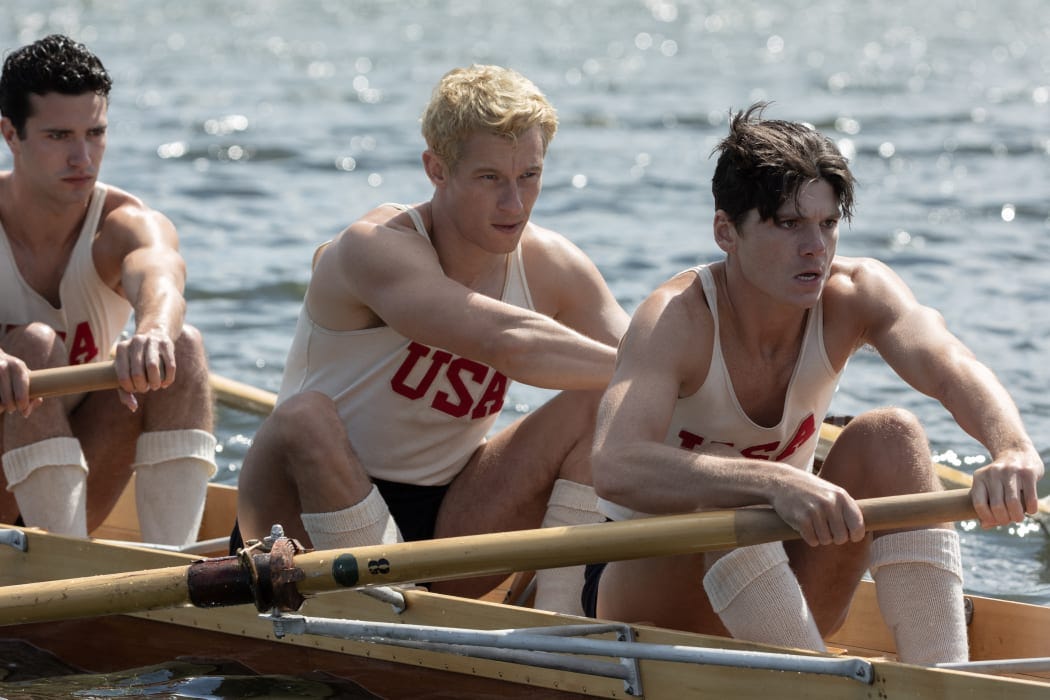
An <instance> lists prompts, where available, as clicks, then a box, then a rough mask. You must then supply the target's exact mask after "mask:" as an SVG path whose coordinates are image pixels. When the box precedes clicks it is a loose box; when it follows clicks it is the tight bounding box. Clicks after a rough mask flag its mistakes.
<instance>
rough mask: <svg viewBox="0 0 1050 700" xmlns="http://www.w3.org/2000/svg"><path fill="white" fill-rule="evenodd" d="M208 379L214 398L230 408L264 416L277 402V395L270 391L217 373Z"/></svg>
mask: <svg viewBox="0 0 1050 700" xmlns="http://www.w3.org/2000/svg"><path fill="white" fill-rule="evenodd" d="M210 379H211V390H212V391H213V392H214V393H215V400H216V401H218V402H219V403H222V404H225V405H227V406H230V407H231V408H236V409H238V410H240V411H245V412H247V413H255V414H258V415H260V416H266V415H269V414H270V413H271V412H272V411H273V408H274V406H275V405H276V404H277V395H276V394H274V393H273V392H271V391H266V390H265V389H259V388H256V387H254V386H252V385H250V384H245V383H243V382H238V381H236V380H234V379H229V378H227V377H223V376H220V375H218V374H212V375H211V378H210Z"/></svg>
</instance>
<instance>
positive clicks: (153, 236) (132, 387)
mask: <svg viewBox="0 0 1050 700" xmlns="http://www.w3.org/2000/svg"><path fill="white" fill-rule="evenodd" d="M95 263H96V267H97V268H98V269H99V272H100V275H101V276H102V277H103V279H104V280H106V281H107V282H109V283H110V284H111V286H113V288H114V289H115V290H116V291H117V292H119V293H121V294H123V295H124V296H125V297H126V298H127V299H128V301H129V302H131V305H132V307H133V308H134V311H135V331H134V333H133V334H132V336H131V337H130V338H128V339H126V340H122V341H121V342H120V343H118V344H117V348H116V355H115V358H114V359H115V364H116V369H117V376H118V379H119V380H120V386H121V389H122V390H123V391H124V392H125V393H126V394H127V395H126V396H125V397H124V399H125V403H126V404H128V405H129V407H132V408H134V404H135V401H134V397H133V396H130V394H132V393H133V392H145V391H150V390H155V389H161V388H164V387H167V386H170V385H171V383H172V382H173V381H174V380H175V373H176V366H175V340H176V339H177V338H178V336H179V334H181V333H182V326H183V321H184V319H185V314H186V302H185V299H184V297H183V289H184V287H185V283H186V265H185V262H184V260H183V258H182V256H181V255H180V254H179V251H178V236H177V234H176V232H175V227H174V225H173V224H172V223H171V221H169V220H168V219H167V217H165V216H164V215H162V214H160V213H159V212H156V211H153V210H151V209H149V208H147V207H146V206H145V205H143V204H142V203H141V202H138V200H135V199H133V198H130V197H129V198H128V199H127V200H126V201H124V202H123V203H122V204H121V205H120V206H118V207H116V208H115V209H114V210H113V211H111V212H109V213H108V214H107V215H106V217H105V219H104V223H103V228H102V233H101V234H100V236H99V240H98V242H97V243H96V247H95Z"/></svg>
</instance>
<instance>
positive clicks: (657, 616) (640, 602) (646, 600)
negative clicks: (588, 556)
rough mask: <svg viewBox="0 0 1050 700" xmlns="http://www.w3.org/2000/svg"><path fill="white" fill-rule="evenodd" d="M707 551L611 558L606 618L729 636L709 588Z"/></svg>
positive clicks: (603, 605)
mask: <svg viewBox="0 0 1050 700" xmlns="http://www.w3.org/2000/svg"><path fill="white" fill-rule="evenodd" d="M705 570H706V569H705V563H704V555H703V554H683V555H679V556H673V557H658V558H652V559H637V560H632V561H618V562H609V564H608V565H607V566H606V567H605V571H604V572H603V573H602V577H601V582H600V584H599V586H598V607H597V615H598V617H599V618H601V619H604V620H620V621H623V622H632V623H645V624H654V625H658V626H660V627H667V628H669V629H679V630H686V631H689V632H699V633H702V634H717V635H722V636H728V635H729V633H728V632H727V631H726V629H725V627H724V626H723V625H722V621H721V620H720V619H719V618H718V615H716V614H715V611H714V610H712V609H711V603H710V602H709V601H708V599H707V594H706V593H705V592H704V587H703V579H704V572H705Z"/></svg>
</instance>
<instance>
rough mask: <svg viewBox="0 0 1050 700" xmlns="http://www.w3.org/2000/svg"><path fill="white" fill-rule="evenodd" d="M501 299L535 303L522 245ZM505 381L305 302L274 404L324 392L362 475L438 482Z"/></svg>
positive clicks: (491, 416)
mask: <svg viewBox="0 0 1050 700" xmlns="http://www.w3.org/2000/svg"><path fill="white" fill-rule="evenodd" d="M392 206H396V207H398V208H399V209H401V210H402V211H405V212H408V214H409V215H410V216H411V218H412V221H413V223H414V224H415V228H416V231H418V233H419V235H420V236H422V237H423V238H424V239H426V240H427V241H428V242H429V241H430V237H429V236H428V235H427V231H426V228H425V227H424V225H423V221H422V219H421V218H420V216H419V213H418V212H417V211H416V210H415V209H412V208H410V207H406V206H403V205H392ZM500 300H501V301H503V302H505V303H508V304H513V305H515V306H519V307H521V308H525V309H529V310H534V309H535V307H534V306H533V303H532V296H531V295H530V294H529V286H528V282H527V280H526V278H525V266H524V262H523V260H522V253H521V244H520V243H519V244H518V247H517V248H516V249H515V250H514V252H513V253H511V254H510V255H509V256H508V260H507V275H506V282H505V283H504V287H503V292H502V295H501V296H500ZM509 386H510V381H509V380H508V379H507V377H506V376H504V375H503V374H501V373H500V372H497V371H496V370H495V369H493V368H491V367H489V366H487V365H484V364H482V363H480V362H476V361H474V360H471V359H468V358H466V357H460V356H458V355H454V354H452V353H450V352H448V351H446V350H443V349H442V348H439V347H429V346H427V345H423V344H422V343H418V342H416V341H414V340H411V339H409V338H406V337H405V336H403V335H401V334H399V333H398V332H397V331H395V330H393V329H392V328H390V327H389V326H381V327H378V328H366V329H363V330H356V331H333V330H329V329H327V328H324V327H322V326H321V325H319V324H318V323H316V322H315V321H314V320H313V319H312V318H310V314H309V311H308V310H307V307H306V305H305V304H303V307H302V309H301V310H300V312H299V319H298V321H297V323H296V329H295V337H294V338H293V340H292V345H291V349H290V350H289V352H288V361H287V363H286V365H285V371H284V377H283V379H282V382H281V390H280V392H279V394H278V398H277V401H278V403H280V402H281V401H284V400H285V399H287V398H288V397H289V396H291V395H293V394H297V393H299V392H303V391H311V390H312V391H319V392H321V393H323V394H327V395H328V396H330V397H331V398H332V400H333V401H335V404H336V407H337V409H338V411H339V416H340V417H341V418H342V421H343V425H345V426H346V430H347V433H348V435H349V437H350V444H351V445H352V446H353V448H354V451H355V452H356V453H357V456H358V457H359V458H360V460H361V463H362V465H363V466H364V468H365V471H366V472H367V473H368V474H369V476H371V477H373V478H377V479H384V480H386V481H394V482H399V483H407V484H416V485H421V486H438V485H444V484H447V483H449V482H450V481H452V479H453V478H454V477H455V476H456V475H457V474H458V473H459V472H460V470H462V469H463V467H464V466H465V465H466V463H467V461H468V460H469V459H470V457H471V455H472V454H473V453H474V451H475V450H476V449H477V447H478V446H479V445H480V444H481V443H482V442H484V441H485V437H486V435H487V434H488V431H489V429H490V428H491V427H492V425H493V424H494V423H495V422H496V418H497V417H498V415H499V412H500V409H501V408H502V407H503V400H504V397H505V396H506V393H507V388H508V387H509Z"/></svg>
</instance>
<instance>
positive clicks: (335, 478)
mask: <svg viewBox="0 0 1050 700" xmlns="http://www.w3.org/2000/svg"><path fill="white" fill-rule="evenodd" d="M422 123H423V127H422V128H423V135H424V137H425V139H426V142H427V149H426V151H425V152H424V153H423V167H424V169H425V171H426V174H427V176H428V177H429V179H430V181H431V182H432V183H433V186H434V194H433V196H432V197H431V199H430V200H429V201H427V202H424V203H422V204H416V205H412V206H403V205H395V204H384V205H382V206H380V207H378V208H376V209H374V210H373V211H371V212H369V213H368V214H366V215H365V216H363V217H362V218H361V219H360V220H358V221H356V222H354V223H353V224H351V225H350V226H349V228H347V229H346V230H344V231H343V232H342V233H341V234H340V235H339V236H337V237H336V238H335V239H334V240H333V241H332V242H331V243H330V244H328V245H326V246H325V247H324V249H323V250H322V251H321V252H320V253H319V255H318V256H316V265H315V269H314V272H313V277H312V279H311V281H310V286H309V289H308V290H307V293H306V299H305V302H304V304H303V308H302V312H301V314H300V317H299V321H298V325H297V328H296V333H295V338H294V340H293V342H292V347H291V350H290V352H289V356H288V363H287V367H286V369H285V373H284V380H283V383H282V387H281V391H280V395H279V399H278V407H277V409H276V411H275V412H274V414H273V415H272V416H271V417H270V418H269V419H268V420H267V421H266V422H265V423H264V425H263V426H262V427H261V428H260V430H259V432H258V434H257V435H256V438H255V441H254V444H253V445H252V448H251V450H250V451H249V453H248V455H247V457H246V458H245V462H244V467H243V469H242V472H241V477H240V486H239V488H240V505H239V510H238V518H239V525H240V528H241V529H242V531H243V534H244V536H245V538H259V537H262V536H263V535H266V534H267V533H268V531H269V528H270V525H271V523H281V524H282V525H283V526H284V527H285V531H286V532H287V533H288V534H290V535H292V536H294V537H297V538H301V539H302V540H303V541H305V542H306V543H309V544H312V545H313V546H314V547H316V548H320V549H328V548H336V547H347V546H354V545H362V544H375V543H379V542H391V541H396V540H398V539H400V538H401V537H404V538H405V539H409V540H418V539H427V538H431V537H435V536H452V535H463V534H472V533H480V532H494V531H504V530H515V529H523V528H532V527H537V526H540V525H541V523H542V524H544V525H545V526H550V525H562V524H575V523H582V522H595V521H597V520H598V519H599V516H598V514H597V512H596V498H595V496H594V492H593V489H592V488H591V486H590V465H589V451H590V440H591V434H592V432H593V425H594V419H595V415H596V410H597V402H598V399H599V396H600V393H601V390H602V389H603V388H604V387H605V386H606V384H607V382H608V380H609V378H610V377H611V376H612V370H613V362H614V358H615V353H616V350H615V346H616V343H617V341H618V340H619V338H620V336H621V334H622V333H623V331H624V330H625V328H626V326H627V322H628V317H627V315H626V313H625V312H624V311H623V309H622V308H621V307H620V306H619V305H618V304H617V302H616V300H615V299H614V297H613V295H612V294H611V292H610V291H609V289H608V287H607V286H606V284H605V282H604V280H603V279H602V277H601V275H600V273H599V272H598V270H597V268H596V267H595V265H594V264H593V263H592V262H591V261H590V260H589V259H588V258H587V257H586V256H585V255H584V254H583V253H582V252H581V251H580V250H579V249H578V248H577V247H576V246H574V245H573V244H572V243H570V242H569V241H568V240H567V239H566V238H565V237H563V236H562V235H560V234H557V233H555V232H553V231H550V230H547V229H545V228H542V227H540V226H537V225H536V224H534V223H532V222H531V221H530V215H531V211H532V207H533V205H534V204H535V203H536V199H537V197H538V196H539V194H540V189H541V183H542V175H543V162H544V157H545V155H546V151H547V146H548V144H549V143H550V141H551V139H552V138H553V136H554V133H555V131H556V129H557V116H556V113H555V111H554V109H553V107H551V105H550V104H549V102H548V101H547V99H546V98H545V97H544V96H543V94H542V93H541V92H540V91H539V90H538V89H537V88H536V87H535V86H534V85H533V84H532V83H531V82H529V81H528V80H527V79H526V78H524V77H523V76H521V75H520V74H518V73H516V72H514V71H512V70H508V69H505V68H500V67H496V66H472V67H470V68H465V69H456V70H453V71H451V72H450V73H448V74H447V75H445V76H444V78H443V79H442V80H441V81H440V83H439V84H438V86H437V87H436V88H435V90H434V93H433V96H432V98H431V101H430V103H429V104H428V106H427V107H426V110H425V112H424V114H423V118H422ZM512 380H517V381H521V382H525V383H528V384H532V385H535V386H539V387H544V388H550V389H561V390H567V391H563V392H562V393H560V394H558V395H557V396H555V397H554V398H553V399H552V400H551V401H550V402H548V403H547V404H545V405H544V406H542V407H541V408H539V409H537V410H536V411H534V412H532V413H531V414H529V415H528V416H525V417H524V418H522V419H520V420H518V421H517V422H515V423H514V424H513V425H511V426H509V427H507V428H506V429H504V430H502V431H501V432H499V433H498V434H496V435H492V436H490V435H489V432H490V429H491V428H492V426H493V423H494V422H495V420H496V418H497V415H498V414H499V412H500V409H501V408H502V406H503V402H504V397H505V395H506V392H507V387H508V384H509V382H510V381H512ZM494 583H496V581H494V580H493V579H491V578H490V579H476V580H471V581H454V582H445V583H439V584H435V585H434V588H435V589H437V590H441V591H443V592H452V593H456V594H461V595H480V594H483V593H485V592H486V591H488V590H489V589H490V588H491V587H492V586H493V585H494ZM581 585H582V571H581V570H579V569H572V570H555V571H553V572H546V573H543V574H542V576H541V578H540V581H539V586H538V596H539V597H538V602H537V604H538V605H539V606H540V607H547V608H549V609H557V610H564V611H572V612H578V611H579V610H580V606H579V589H580V586H581Z"/></svg>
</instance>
